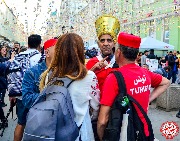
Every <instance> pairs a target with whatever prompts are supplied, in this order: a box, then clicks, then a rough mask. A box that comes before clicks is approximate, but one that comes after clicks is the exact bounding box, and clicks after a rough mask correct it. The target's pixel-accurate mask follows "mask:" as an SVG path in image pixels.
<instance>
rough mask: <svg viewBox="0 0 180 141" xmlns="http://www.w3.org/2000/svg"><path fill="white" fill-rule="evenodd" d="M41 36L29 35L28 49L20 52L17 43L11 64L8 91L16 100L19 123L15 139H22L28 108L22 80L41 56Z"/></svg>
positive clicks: (10, 96)
mask: <svg viewBox="0 0 180 141" xmlns="http://www.w3.org/2000/svg"><path fill="white" fill-rule="evenodd" d="M40 44H41V36H40V35H37V34H32V35H30V36H29V37H28V49H27V50H26V51H23V52H20V44H16V43H15V48H14V51H13V52H14V53H16V55H15V57H14V59H13V61H12V62H11V64H10V67H9V71H10V72H11V73H9V74H8V91H9V99H10V101H16V103H17V104H16V106H17V118H18V123H17V126H16V128H15V131H14V141H21V140H22V136H23V131H24V127H25V123H26V114H27V112H28V109H27V108H25V107H24V105H23V104H22V80H23V77H24V72H25V71H26V70H27V69H28V68H30V67H32V66H34V65H36V64H37V63H38V61H39V59H40V57H41V53H40V52H39V51H38V50H40Z"/></svg>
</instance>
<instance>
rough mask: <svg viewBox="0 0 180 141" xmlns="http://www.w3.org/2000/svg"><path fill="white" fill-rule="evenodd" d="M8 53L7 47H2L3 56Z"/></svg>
mask: <svg viewBox="0 0 180 141" xmlns="http://www.w3.org/2000/svg"><path fill="white" fill-rule="evenodd" d="M6 53H7V49H6V47H2V49H1V55H2V56H5V55H6Z"/></svg>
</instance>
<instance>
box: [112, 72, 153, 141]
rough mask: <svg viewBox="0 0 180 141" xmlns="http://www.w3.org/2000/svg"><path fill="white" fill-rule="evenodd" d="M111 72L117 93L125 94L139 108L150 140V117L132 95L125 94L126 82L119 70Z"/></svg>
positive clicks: (151, 135)
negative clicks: (116, 86)
mask: <svg viewBox="0 0 180 141" xmlns="http://www.w3.org/2000/svg"><path fill="white" fill-rule="evenodd" d="M113 74H114V75H115V77H116V79H117V82H118V87H119V94H122V96H127V97H128V99H129V100H130V101H132V102H133V103H135V104H136V105H137V107H138V108H139V109H140V111H141V113H142V114H143V116H144V118H145V120H146V122H147V124H148V129H149V139H150V141H153V140H154V134H153V129H152V124H151V121H150V119H149V118H148V116H147V114H146V112H145V111H144V109H143V108H142V106H141V105H140V104H139V102H137V101H136V100H135V99H134V98H133V97H132V96H130V95H127V90H126V84H125V81H124V77H123V75H122V73H121V72H119V71H113Z"/></svg>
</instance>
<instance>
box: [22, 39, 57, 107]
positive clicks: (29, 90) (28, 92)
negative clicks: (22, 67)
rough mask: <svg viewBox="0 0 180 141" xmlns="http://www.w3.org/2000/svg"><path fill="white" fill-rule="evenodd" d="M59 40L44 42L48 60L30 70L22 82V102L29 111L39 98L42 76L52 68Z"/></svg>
mask: <svg viewBox="0 0 180 141" xmlns="http://www.w3.org/2000/svg"><path fill="white" fill-rule="evenodd" d="M56 42H57V39H49V40H47V41H46V42H44V53H45V57H46V59H45V60H43V61H42V62H40V63H38V64H37V65H35V66H33V67H31V68H30V69H28V70H27V71H26V72H25V74H24V78H23V81H22V102H23V104H24V106H25V107H26V108H27V109H29V108H30V107H31V106H32V104H33V103H34V102H35V100H36V98H37V97H38V96H39V94H40V91H39V81H40V76H41V74H42V73H43V72H44V71H45V70H46V69H47V67H48V66H50V64H51V61H52V58H53V56H54V49H55V44H56Z"/></svg>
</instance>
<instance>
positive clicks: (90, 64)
mask: <svg viewBox="0 0 180 141" xmlns="http://www.w3.org/2000/svg"><path fill="white" fill-rule="evenodd" d="M97 62H99V60H98V58H97V57H94V58H92V59H90V60H89V61H88V62H87V64H86V68H87V69H88V70H90V69H91V68H92V67H93V66H94V65H95V64H96V63H97ZM113 70H118V68H107V69H105V68H102V69H100V70H96V71H95V72H94V73H95V74H96V76H97V79H98V83H99V89H100V91H102V87H103V84H104V81H105V79H106V77H107V76H108V74H109V73H110V72H111V71H113Z"/></svg>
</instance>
